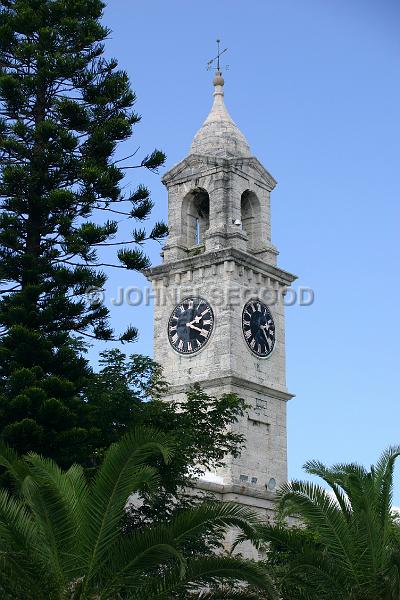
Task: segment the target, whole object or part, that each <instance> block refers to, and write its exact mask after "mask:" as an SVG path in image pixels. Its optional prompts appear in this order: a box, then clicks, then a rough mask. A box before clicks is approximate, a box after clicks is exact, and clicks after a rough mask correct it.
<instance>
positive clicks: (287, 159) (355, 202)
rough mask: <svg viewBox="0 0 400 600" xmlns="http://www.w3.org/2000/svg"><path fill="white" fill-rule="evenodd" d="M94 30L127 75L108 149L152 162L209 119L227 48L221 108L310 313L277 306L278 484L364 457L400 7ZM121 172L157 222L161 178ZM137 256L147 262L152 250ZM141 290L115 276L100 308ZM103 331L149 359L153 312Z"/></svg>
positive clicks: (391, 194) (280, 10)
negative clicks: (282, 345)
mask: <svg viewBox="0 0 400 600" xmlns="http://www.w3.org/2000/svg"><path fill="white" fill-rule="evenodd" d="M105 22H106V24H107V25H109V27H110V28H111V29H112V31H113V33H112V35H111V38H110V40H109V42H108V45H107V52H109V53H110V54H111V55H113V56H115V57H117V58H118V59H119V62H120V65H121V67H123V68H124V69H126V70H127V71H128V73H129V75H130V78H131V81H132V84H133V87H134V89H135V91H136V93H137V96H138V101H137V110H138V112H139V113H140V114H141V115H142V122H141V123H140V124H139V125H138V126H137V128H136V129H135V132H134V136H133V138H132V140H131V141H130V142H129V143H127V144H126V145H125V148H123V149H121V155H126V154H129V152H130V151H133V150H134V149H136V148H137V147H138V146H140V151H139V153H140V152H143V153H146V152H148V151H151V150H152V149H153V148H154V147H160V148H162V149H163V150H164V151H165V152H166V154H167V156H168V159H167V165H166V168H170V167H171V166H172V165H173V164H175V163H176V162H178V161H179V160H181V159H182V158H183V157H184V156H185V155H186V154H187V152H188V148H189V146H190V142H191V140H192V137H193V135H194V133H195V132H196V130H197V129H198V128H199V126H200V125H201V123H202V122H203V120H204V119H205V117H206V115H207V113H208V111H209V108H210V105H211V93H212V86H211V79H212V74H210V73H209V72H207V71H206V68H205V66H206V63H207V61H208V59H209V58H211V57H212V56H214V54H215V39H216V38H217V37H221V38H222V40H223V42H222V43H223V46H224V47H225V46H228V48H229V53H227V55H226V62H227V63H228V64H229V71H227V73H226V74H225V81H226V85H225V100H226V104H227V106H228V109H229V111H230V113H231V115H232V117H233V119H234V120H235V122H236V123H237V124H238V125H239V127H240V128H241V130H242V131H243V133H244V134H245V135H246V137H247V139H248V141H249V143H250V146H251V148H252V151H253V153H254V154H255V155H256V156H257V157H258V158H259V159H260V160H261V162H262V163H263V164H264V165H265V166H266V168H267V169H268V170H269V171H270V172H271V173H272V175H273V176H274V177H275V178H276V179H277V180H278V186H277V188H276V189H275V191H274V192H273V195H272V219H273V221H272V236H273V242H274V243H275V245H277V246H278V248H279V250H280V256H279V265H280V266H281V267H282V268H283V269H286V270H288V271H291V272H293V273H296V274H297V275H298V276H299V280H298V282H297V283H298V285H304V286H310V287H312V288H313V289H314V291H315V302H314V304H313V305H312V306H311V307H299V306H295V307H289V308H288V309H287V376H288V387H289V389H290V390H291V391H292V392H293V393H295V394H296V398H295V399H294V400H292V401H291V402H290V403H289V406H288V425H289V429H288V449H289V476H290V477H291V478H298V477H302V476H303V473H302V470H301V467H302V464H303V463H304V462H305V461H306V460H307V459H310V458H319V459H321V460H323V461H325V462H327V463H332V462H338V461H345V460H346V461H347V460H357V461H360V462H362V463H364V464H367V465H368V464H371V463H372V462H374V461H375V460H376V459H377V457H378V455H379V453H380V452H381V451H382V450H383V449H384V448H385V447H386V446H387V445H389V444H395V443H400V429H399V421H400V407H399V370H400V361H399V354H400V352H399V340H400V325H399V322H400V319H399V310H400V308H399V307H400V285H399V280H398V272H399V259H400V251H399V237H400V236H399V225H400V208H399V205H400V182H399V171H400V169H399V158H400V119H399V107H400V76H399V74H400V73H399V71H400V36H399V35H398V31H399V27H400V5H399V4H398V3H396V2H395V1H394V0H393V1H391V0H381V1H379V0H376V1H371V0H302V1H298V0H279V1H277V0H275V1H272V0H250V1H248V2H244V1H242V0H236V1H232V0H218V1H216V0H213V1H211V0H203V1H202V2H193V1H192V2H190V1H187V0H186V1H185V2H184V1H183V0H170V1H169V2H164V1H161V0H154V1H153V2H126V0H112V1H111V2H110V5H109V6H108V7H107V9H106V12H105ZM164 170H165V169H163V170H162V171H161V173H160V175H162V172H164ZM128 173H129V175H128V177H127V182H126V183H127V186H128V187H129V186H131V187H134V186H135V185H136V184H137V183H139V182H144V183H146V184H147V185H148V186H149V187H150V188H151V190H152V196H153V199H154V201H155V202H156V209H155V211H154V219H161V218H162V219H166V214H167V195H166V190H165V189H164V187H163V186H162V185H161V183H160V176H157V175H152V174H149V173H141V172H138V171H136V170H135V171H129V172H128ZM125 228H126V225H125V224H124V223H122V231H124V230H125V231H126V232H128V231H129V229H125ZM149 251H150V253H151V257H152V260H153V262H154V263H158V262H159V251H160V248H159V247H158V246H157V245H156V244H155V245H153V246H152V247H151V248H149ZM108 258H110V256H108ZM143 283H144V279H143V278H142V277H141V276H140V275H137V274H132V273H124V272H122V271H121V270H116V271H115V273H112V274H111V275H110V280H109V283H108V288H107V298H108V300H107V301H109V299H110V297H112V296H115V294H116V293H117V288H118V286H129V285H143ZM112 322H113V325H114V326H115V327H116V328H117V329H118V328H119V329H123V328H124V326H125V325H126V324H127V323H133V324H134V325H136V326H138V327H139V329H140V333H141V336H140V339H139V341H138V342H137V343H136V344H135V345H133V346H131V347H130V348H129V347H126V350H127V351H132V352H142V353H146V354H151V353H152V308H151V307H129V306H122V307H114V308H113V309H112ZM98 349H99V346H96V348H93V349H92V351H91V357H92V358H93V360H94V361H95V355H96V352H97V351H98ZM395 501H396V503H400V492H399V493H397V494H396V497H395Z"/></svg>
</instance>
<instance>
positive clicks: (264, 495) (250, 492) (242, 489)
mask: <svg viewBox="0 0 400 600" xmlns="http://www.w3.org/2000/svg"><path fill="white" fill-rule="evenodd" d="M194 487H195V489H198V490H202V491H205V492H211V493H213V494H220V495H221V496H225V498H224V500H225V501H226V500H228V498H226V496H227V495H229V496H231V495H234V496H245V497H248V498H249V499H250V498H251V499H254V500H258V501H261V503H260V504H259V508H261V507H263V508H270V506H268V505H270V504H271V503H273V504H275V502H276V494H275V493H274V492H269V491H267V490H265V491H264V490H260V489H257V488H251V487H249V486H245V485H224V484H222V483H215V482H213V481H207V480H205V479H197V480H196V481H195V482H194ZM264 502H265V503H266V504H267V506H264ZM240 504H251V505H254V504H256V503H253V502H246V501H245V502H243V501H242V500H241V501H240ZM257 504H258V502H257Z"/></svg>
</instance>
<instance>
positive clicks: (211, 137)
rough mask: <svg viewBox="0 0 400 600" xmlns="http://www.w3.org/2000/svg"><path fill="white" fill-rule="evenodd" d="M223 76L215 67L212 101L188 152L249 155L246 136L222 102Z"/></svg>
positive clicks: (212, 154)
mask: <svg viewBox="0 0 400 600" xmlns="http://www.w3.org/2000/svg"><path fill="white" fill-rule="evenodd" d="M224 83H225V82H224V78H223V77H222V73H221V71H220V69H217V71H216V73H215V77H214V80H213V84H214V88H215V89H214V93H213V96H214V102H213V105H212V108H211V111H210V113H209V115H208V117H207V119H206V120H205V121H204V123H203V125H202V127H201V128H200V129H199V131H198V132H197V133H196V135H195V136H194V138H193V142H192V145H191V148H190V152H189V153H190V154H202V155H206V156H213V157H217V158H239V157H248V156H251V151H250V147H249V144H248V143H247V140H246V138H245V137H244V135H243V134H242V132H241V131H240V129H239V128H238V127H237V126H236V125H235V123H234V121H233V120H232V118H231V116H230V114H229V113H228V111H227V108H226V106H225V102H224Z"/></svg>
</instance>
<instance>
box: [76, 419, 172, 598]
mask: <svg viewBox="0 0 400 600" xmlns="http://www.w3.org/2000/svg"><path fill="white" fill-rule="evenodd" d="M172 447H173V443H172V441H171V439H170V438H169V437H168V436H166V435H164V434H162V433H160V432H158V431H155V430H152V429H147V428H143V427H141V428H137V429H134V430H133V431H131V432H130V433H128V434H127V435H126V436H125V437H124V438H122V439H121V440H120V441H119V442H118V443H117V444H113V445H112V446H111V447H110V448H109V450H108V451H107V453H106V456H105V458H104V461H103V464H102V465H101V467H100V469H99V471H98V473H97V475H96V478H95V480H94V482H93V485H92V487H91V495H90V499H89V500H88V501H87V503H86V506H85V511H86V518H85V522H84V528H83V530H82V536H83V544H84V554H85V559H84V564H85V569H86V571H87V580H86V583H85V586H86V587H87V586H89V585H90V581H91V579H92V578H95V577H96V575H97V574H98V573H100V572H101V570H102V569H103V566H104V563H105V562H107V559H108V553H109V548H110V546H111V545H113V544H114V543H115V541H116V540H117V538H118V537H119V535H120V527H119V525H120V520H121V517H122V514H123V509H124V507H125V505H126V502H127V500H128V497H129V496H130V495H131V494H132V492H134V491H138V490H141V489H143V488H148V487H150V488H151V487H153V485H154V482H155V481H156V479H157V472H156V470H155V469H153V468H152V467H149V466H147V465H146V462H147V461H149V460H150V459H151V458H153V457H154V456H157V455H160V456H162V458H163V459H164V461H168V460H169V458H170V456H171V452H172Z"/></svg>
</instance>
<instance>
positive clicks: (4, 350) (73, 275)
mask: <svg viewBox="0 0 400 600" xmlns="http://www.w3.org/2000/svg"><path fill="white" fill-rule="evenodd" d="M103 9H104V3H103V2H102V1H101V0H0V175H1V178H0V210H1V212H0V333H1V341H0V383H1V395H0V432H1V433H2V435H3V438H4V439H6V440H7V442H8V443H10V444H11V445H13V446H14V447H15V448H17V449H18V450H19V451H21V452H25V451H27V450H28V449H31V450H34V451H37V452H46V454H48V455H49V456H53V457H55V458H57V459H58V460H59V461H60V462H61V464H63V465H67V464H71V462H72V461H79V462H82V460H83V455H84V454H86V455H90V454H91V453H92V451H93V450H94V449H95V448H96V447H97V446H98V443H99V440H98V439H97V438H98V433H99V432H98V428H97V427H96V426H94V427H92V428H91V427H90V426H89V421H90V419H89V416H88V415H87V410H86V407H85V405H84V402H83V392H84V389H85V387H86V385H87V382H88V378H89V377H90V375H91V374H90V370H89V368H88V364H87V361H86V360H85V359H84V358H83V356H82V351H83V350H84V344H83V341H82V340H83V339H84V338H89V339H93V338H95V339H101V340H111V339H116V338H118V339H120V340H121V341H125V342H127V341H132V340H133V339H135V337H136V335H137V331H136V329H135V328H134V327H132V326H130V327H128V328H127V330H126V331H125V332H124V333H122V334H121V335H117V336H116V335H115V334H114V332H113V330H112V328H111V327H110V325H109V322H108V309H107V308H106V307H105V305H104V304H103V303H102V302H101V301H99V302H91V301H90V298H89V297H88V296H87V294H86V292H87V291H88V290H90V289H102V288H103V286H104V284H105V282H106V275H105V273H104V272H103V271H102V270H101V268H102V267H104V266H113V265H114V262H113V261H112V260H111V264H109V262H107V264H104V263H103V262H102V261H103V260H104V259H103V258H102V255H101V253H100V254H99V252H101V251H102V250H103V247H105V246H111V247H113V246H116V247H118V252H117V254H116V257H115V266H118V267H119V268H127V269H137V270H141V269H143V268H145V267H147V266H149V259H148V257H147V256H146V254H145V252H144V250H143V249H142V247H136V246H137V244H138V243H139V244H143V242H144V241H145V240H148V239H152V240H160V239H161V238H162V237H164V236H165V234H166V226H165V225H163V224H161V223H157V224H156V225H155V226H154V227H153V229H152V231H150V233H149V234H146V233H143V234H142V235H141V236H140V237H139V239H136V238H135V236H133V237H132V239H128V240H126V241H123V242H119V241H118V240H115V239H114V238H115V236H116V235H117V234H118V221H117V220H116V218H115V216H116V215H118V217H117V218H118V220H120V219H121V214H122V215H124V217H126V219H132V220H136V219H138V220H139V221H143V220H145V219H146V218H147V217H148V216H149V214H150V212H151V210H152V207H153V204H152V202H151V200H150V197H149V190H148V189H147V188H145V187H144V186H143V185H139V186H138V187H137V189H136V190H135V191H133V192H132V193H128V194H126V195H125V194H124V191H123V189H124V188H125V187H126V182H125V181H123V179H124V173H125V170H126V169H129V168H136V167H137V168H145V169H149V170H151V171H156V170H157V168H158V167H159V166H160V165H162V164H163V162H164V160H165V156H164V154H163V153H162V152H160V151H159V150H154V151H153V152H150V153H149V154H148V155H147V156H145V157H144V158H143V160H141V161H139V164H137V165H130V164H129V163H127V162H126V161H127V160H129V159H130V158H131V157H127V158H126V159H122V160H116V158H115V153H116V149H117V147H118V145H119V144H120V143H121V142H124V141H126V140H128V138H129V137H130V136H131V133H132V128H133V126H134V125H135V124H136V123H138V121H139V117H138V116H137V115H136V114H135V112H134V110H133V106H134V103H135V94H134V93H133V91H132V90H131V87H130V82H129V79H128V76H127V74H126V73H125V72H124V71H123V70H121V69H119V68H118V63H117V61H116V60H115V59H106V58H105V56H104V45H105V42H106V39H107V37H108V35H109V30H108V29H107V27H105V26H104V25H103V24H102V16H103ZM123 165H126V166H123ZM110 252H111V250H110ZM18 378H19V379H20V382H19V384H18V385H17V386H16V387H15V386H14V384H13V383H12V381H13V380H14V379H15V380H16V379H18Z"/></svg>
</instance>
